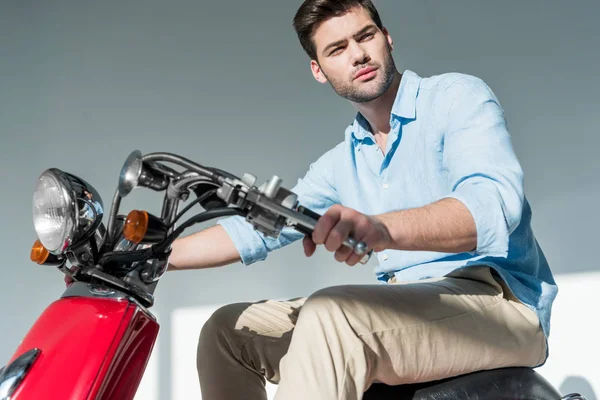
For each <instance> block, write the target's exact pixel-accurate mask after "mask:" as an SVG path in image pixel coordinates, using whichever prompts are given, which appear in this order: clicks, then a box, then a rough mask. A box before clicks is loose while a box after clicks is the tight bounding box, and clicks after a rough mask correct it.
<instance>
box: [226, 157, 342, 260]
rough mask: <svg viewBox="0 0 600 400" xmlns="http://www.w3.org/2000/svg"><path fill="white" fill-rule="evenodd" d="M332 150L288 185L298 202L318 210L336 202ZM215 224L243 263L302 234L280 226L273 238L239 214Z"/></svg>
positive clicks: (294, 239) (296, 238) (318, 211)
mask: <svg viewBox="0 0 600 400" xmlns="http://www.w3.org/2000/svg"><path fill="white" fill-rule="evenodd" d="M334 150H335V149H332V150H330V151H329V152H327V153H325V154H324V155H322V156H321V157H320V158H319V159H318V160H317V161H315V162H314V163H312V164H311V165H310V168H309V170H308V171H307V173H306V174H305V176H304V177H303V178H301V179H298V182H297V183H296V185H295V186H294V187H293V188H292V189H290V190H291V191H292V192H294V193H295V194H297V195H298V202H299V203H300V204H301V205H303V206H305V207H307V208H309V209H311V210H312V211H314V212H316V213H319V214H323V213H324V212H325V211H326V210H327V209H328V208H329V207H331V206H332V205H333V204H335V203H338V202H339V200H338V196H337V192H336V191H335V189H334V185H333V184H332V167H333V165H334V163H335V160H334V157H335V153H334ZM217 224H218V225H221V226H222V227H223V228H224V229H225V231H226V232H227V234H228V235H229V237H230V238H231V240H232V241H233V243H234V245H235V248H236V249H237V251H238V253H239V254H240V258H241V259H242V263H243V264H244V265H251V264H253V263H255V262H257V261H263V260H265V259H266V258H267V256H268V254H269V253H270V252H272V251H273V250H276V249H279V248H281V247H284V246H287V245H288V244H291V243H293V242H295V241H297V240H299V239H301V238H302V237H304V235H303V234H302V233H300V232H298V231H296V230H295V229H293V228H290V227H285V228H283V229H282V231H281V233H280V235H279V237H277V238H272V237H268V236H265V235H264V234H262V233H260V232H258V231H256V230H255V229H254V228H253V226H252V225H251V224H250V223H249V222H247V221H246V220H245V219H244V218H243V217H240V216H233V217H228V218H223V219H220V220H218V221H217Z"/></svg>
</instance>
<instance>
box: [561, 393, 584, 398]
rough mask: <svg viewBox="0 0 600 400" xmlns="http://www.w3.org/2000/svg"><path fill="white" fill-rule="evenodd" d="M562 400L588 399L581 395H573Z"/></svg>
mask: <svg viewBox="0 0 600 400" xmlns="http://www.w3.org/2000/svg"><path fill="white" fill-rule="evenodd" d="M560 400H586V398H585V397H584V396H582V395H580V394H579V393H571V394H568V395H566V396H563V397H561V398H560Z"/></svg>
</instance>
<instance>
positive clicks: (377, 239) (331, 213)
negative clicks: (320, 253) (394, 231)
mask: <svg viewBox="0 0 600 400" xmlns="http://www.w3.org/2000/svg"><path fill="white" fill-rule="evenodd" d="M349 236H352V237H353V238H354V239H356V240H357V241H363V242H365V243H366V245H367V249H368V250H370V249H373V250H374V251H382V250H384V249H387V248H389V247H390V246H391V244H392V238H391V236H390V233H389V232H388V229H387V227H386V226H385V225H384V224H383V223H382V222H381V221H380V220H379V219H377V218H376V217H373V216H367V215H364V214H361V213H359V212H358V211H356V210H353V209H351V208H348V207H343V206H340V205H334V206H332V207H331V208H329V210H328V211H327V212H326V213H325V214H323V216H322V217H321V218H319V221H317V224H316V226H315V229H314V231H313V234H312V237H309V236H306V237H305V238H304V241H303V244H304V253H305V254H306V256H307V257H310V256H312V255H313V253H314V252H315V250H316V247H317V245H320V244H323V245H325V248H326V249H327V250H329V251H331V252H335V255H334V257H335V259H336V260H337V261H339V262H345V263H346V264H348V265H350V266H354V265H356V263H358V262H359V261H360V260H361V258H362V257H363V256H364V254H363V255H358V254H356V253H355V252H354V251H353V250H352V249H350V248H348V247H346V246H344V245H343V243H344V241H345V240H346V239H347V238H348V237H349ZM368 250H367V251H368Z"/></svg>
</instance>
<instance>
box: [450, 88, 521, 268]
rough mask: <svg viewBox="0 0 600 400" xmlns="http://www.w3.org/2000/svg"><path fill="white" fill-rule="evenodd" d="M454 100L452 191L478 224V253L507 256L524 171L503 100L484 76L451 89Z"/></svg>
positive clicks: (518, 214)
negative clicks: (515, 147)
mask: <svg viewBox="0 0 600 400" xmlns="http://www.w3.org/2000/svg"><path fill="white" fill-rule="evenodd" d="M447 90H448V91H449V93H448V94H449V95H450V97H449V98H450V99H451V101H452V104H451V106H450V107H449V115H448V119H447V121H448V126H447V130H446V132H445V135H444V147H443V149H444V150H443V160H444V165H445V169H446V170H447V173H448V178H449V181H450V183H451V187H452V192H451V193H450V194H449V195H447V196H445V197H448V198H455V199H457V200H459V201H461V202H462V203H463V204H464V205H465V206H466V207H467V208H468V210H469V211H470V212H471V215H472V216H473V219H474V220H475V226H476V228H477V248H476V249H475V252H476V253H479V254H481V255H486V256H494V257H505V256H506V255H507V254H508V248H509V237H510V234H511V233H512V232H513V231H514V230H515V229H516V228H517V226H518V225H519V223H520V221H521V215H522V210H523V204H524V193H523V192H524V191H523V171H522V168H521V166H520V164H519V161H518V160H517V157H516V155H515V153H514V151H513V147H512V143H511V139H510V135H509V132H508V128H507V124H506V119H505V117H504V112H503V110H502V108H501V106H500V104H499V102H498V99H497V98H496V96H495V95H494V93H493V92H492V91H491V89H490V88H489V87H488V86H487V84H486V83H485V82H483V81H482V80H481V79H479V78H475V77H469V78H465V79H463V80H460V81H459V82H457V83H455V84H453V85H452V86H451V87H449V88H448V89H447Z"/></svg>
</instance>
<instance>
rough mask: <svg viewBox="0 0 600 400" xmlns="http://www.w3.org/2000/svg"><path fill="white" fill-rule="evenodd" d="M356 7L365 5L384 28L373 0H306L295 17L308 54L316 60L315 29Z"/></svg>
mask: <svg viewBox="0 0 600 400" xmlns="http://www.w3.org/2000/svg"><path fill="white" fill-rule="evenodd" d="M356 7H363V8H364V9H365V10H367V12H368V13H369V15H370V16H371V19H372V20H373V22H375V25H377V27H378V28H379V29H382V28H383V24H382V23H381V18H380V17H379V13H378V12H377V9H376V8H375V6H374V5H373V2H372V1H371V0H305V1H304V3H302V5H301V6H300V8H299V9H298V11H297V12H296V16H295V17H294V29H295V30H296V33H297V34H298V39H300V44H301V45H302V48H303V49H304V51H305V52H306V54H308V56H309V57H310V58H311V59H313V60H316V59H317V52H316V49H315V44H314V42H313V40H312V37H313V34H314V32H315V30H316V29H317V28H318V27H319V25H321V24H322V23H323V22H325V21H326V20H328V19H329V18H333V17H339V16H340V15H344V14H346V13H347V12H349V11H350V10H351V9H353V8H356Z"/></svg>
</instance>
